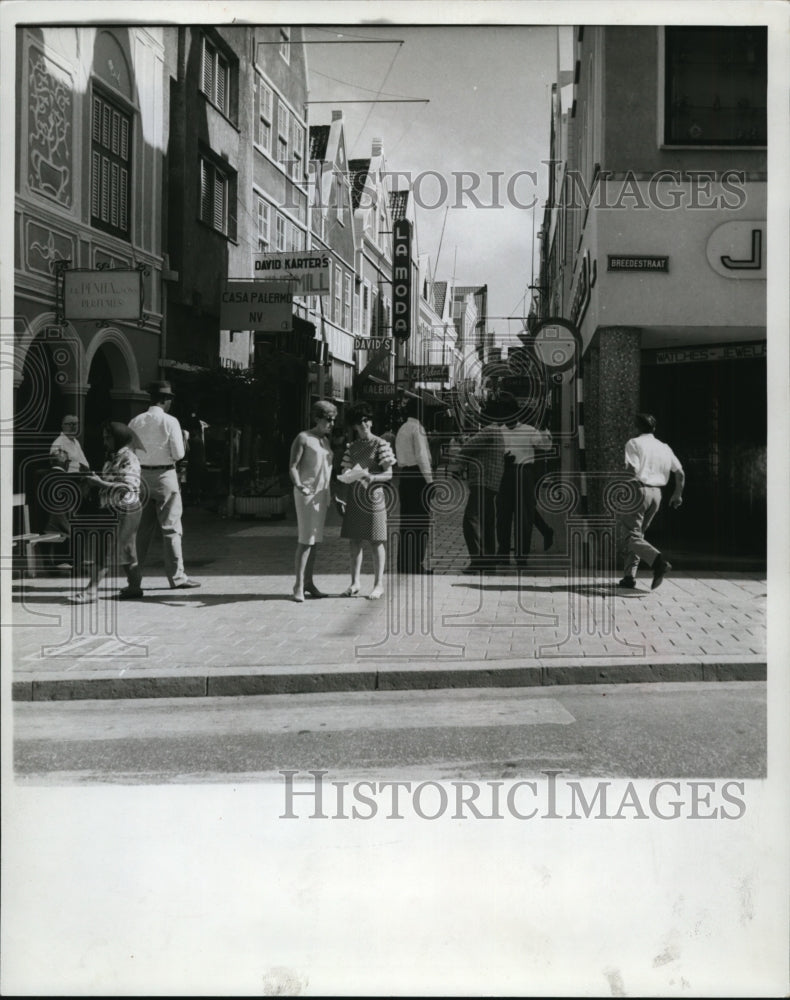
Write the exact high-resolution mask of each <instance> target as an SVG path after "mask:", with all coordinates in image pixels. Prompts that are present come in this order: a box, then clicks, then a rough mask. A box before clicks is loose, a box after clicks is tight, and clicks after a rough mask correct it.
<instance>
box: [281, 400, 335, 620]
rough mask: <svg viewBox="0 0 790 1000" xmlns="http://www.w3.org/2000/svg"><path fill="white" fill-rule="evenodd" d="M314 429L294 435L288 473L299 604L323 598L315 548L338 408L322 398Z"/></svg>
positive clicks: (315, 406) (320, 535)
mask: <svg viewBox="0 0 790 1000" xmlns="http://www.w3.org/2000/svg"><path fill="white" fill-rule="evenodd" d="M311 416H312V420H313V426H312V427H311V428H310V429H309V430H306V431H302V432H301V433H300V434H297V435H296V438H295V439H294V442H293V444H292V445H291V460H290V466H289V469H288V473H289V475H290V477H291V482H292V483H293V484H294V506H295V507H296V521H297V524H298V527H299V540H298V542H297V544H296V557H295V559H294V568H295V572H296V580H295V582H294V589H293V599H294V600H295V601H297V602H298V603H300V604H301V603H302V602H303V601H304V599H305V594H306V595H307V596H308V597H325V596H326V595H325V594H322V593H321V591H320V590H319V589H318V587H316V585H315V582H314V580H313V568H314V566H315V556H316V548H317V547H318V545H319V544H320V543H321V542H322V541H323V540H324V522H325V520H326V512H327V509H328V507H329V481H330V479H331V476H332V448H331V445H330V435H331V433H332V427H333V426H334V423H335V418H336V417H337V407H336V406H335V405H334V403H330V402H329V401H328V400H325V399H321V400H319V401H318V402H317V403H314V404H313V408H312V411H311Z"/></svg>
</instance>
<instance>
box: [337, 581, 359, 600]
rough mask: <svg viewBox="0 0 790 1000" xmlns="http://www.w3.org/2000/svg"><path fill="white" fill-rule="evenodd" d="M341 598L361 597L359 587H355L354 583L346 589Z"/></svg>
mask: <svg viewBox="0 0 790 1000" xmlns="http://www.w3.org/2000/svg"><path fill="white" fill-rule="evenodd" d="M340 596H341V597H359V586H357V585H355V584H353V583H352V584H351V586H350V587H346V589H345V590H344V591H343V593H342V594H341V595H340Z"/></svg>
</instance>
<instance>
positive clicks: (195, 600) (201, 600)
mask: <svg viewBox="0 0 790 1000" xmlns="http://www.w3.org/2000/svg"><path fill="white" fill-rule="evenodd" d="M80 590H82V587H79V588H77V589H76V590H75V589H70V588H62V589H59V590H56V589H55V588H52V589H49V588H48V589H47V590H45V589H44V588H43V587H42V588H41V589H39V588H36V590H35V591H24V592H17V593H15V594H14V595H13V596H12V598H11V600H12V603H14V604H60V605H61V606H68V605H72V604H74V602H73V601H71V600H70V599H69V598H70V596H71V595H72V594H74V593H78V592H79V591H80ZM328 596H330V597H331V596H332V595H331V594H330V595H328ZM338 596H339V595H338ZM99 601H100V602H101V601H115V602H116V603H117V604H124V605H127V606H140V605H145V604H148V605H151V604H156V605H166V606H170V607H176V608H177V607H181V606H183V605H185V604H191V605H195V606H197V607H212V606H214V605H220V604H241V603H242V602H243V601H287V602H288V603H290V604H293V603H294V601H293V597H292V595H291V594H290V593H285V594H209V595H205V596H200V595H198V594H195V595H190V596H189V597H186V596H181V595H180V594H179V595H178V596H176V595H175V594H173V593H172V592H170V591H169V590H168V592H167V593H162V594H150V595H149V594H146V595H145V597H141V598H140V599H139V600H134V601H121V600H119V599H118V596H117V593H106V594H99ZM307 603H310V604H313V603H316V602H315V601H309V602H307Z"/></svg>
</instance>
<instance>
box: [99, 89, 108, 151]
mask: <svg viewBox="0 0 790 1000" xmlns="http://www.w3.org/2000/svg"><path fill="white" fill-rule="evenodd" d="M101 144H102V146H104V148H105V149H109V148H110V106H109V105H108V104H105V103H104V101H102V122H101Z"/></svg>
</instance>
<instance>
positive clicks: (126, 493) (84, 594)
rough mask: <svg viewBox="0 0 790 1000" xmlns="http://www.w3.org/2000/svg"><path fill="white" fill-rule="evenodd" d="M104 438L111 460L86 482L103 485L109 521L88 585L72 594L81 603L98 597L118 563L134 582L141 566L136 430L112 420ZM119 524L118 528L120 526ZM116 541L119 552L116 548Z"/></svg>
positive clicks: (102, 503)
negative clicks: (136, 569)
mask: <svg viewBox="0 0 790 1000" xmlns="http://www.w3.org/2000/svg"><path fill="white" fill-rule="evenodd" d="M102 440H103V441H104V447H105V449H106V450H107V461H106V462H105V463H104V466H103V467H102V471H101V475H100V476H97V475H96V474H95V473H91V474H90V475H88V476H86V477H85V478H86V482H87V483H89V484H90V485H91V486H98V487H99V516H100V517H101V518H102V519H103V520H104V521H105V522H106V525H102V527H101V528H100V530H98V531H96V532H95V534H94V536H93V537H94V538H95V544H96V551H95V552H94V553H92V555H93V565H92V567H91V576H90V580H89V581H88V585H87V587H86V588H85V589H84V590H81V591H79V592H78V593H77V594H75V595H74V596H73V597H72V600H73V601H74V602H75V603H77V604H88V603H91V602H93V601H96V600H97V599H98V595H99V584H100V583H101V581H102V580H103V579H104V578H105V577H106V576H107V574H108V572H109V571H110V563H111V562H113V561H114V559H115V558H117V562H118V564H119V565H120V566H122V567H123V568H124V570H125V571H126V578H127V581H128V582H129V585H130V586H131V585H132V579H131V576H130V570H132V569H133V568H134V567H136V565H137V547H136V539H137V528H138V525H139V524H140V515H141V512H142V507H141V505H140V460H139V459H138V457H137V456H136V455H135V453H134V452H133V451H132V449H131V448H130V447H129V446H130V444H132V442H133V441H134V440H135V434H134V431H132V430H130V429H129V428H128V427H127V426H126V424H121V423H116V422H114V421H113V422H111V423H107V424H105V425H104V427H103V428H102ZM116 526H117V528H116ZM113 541H115V551H113Z"/></svg>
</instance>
